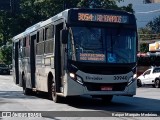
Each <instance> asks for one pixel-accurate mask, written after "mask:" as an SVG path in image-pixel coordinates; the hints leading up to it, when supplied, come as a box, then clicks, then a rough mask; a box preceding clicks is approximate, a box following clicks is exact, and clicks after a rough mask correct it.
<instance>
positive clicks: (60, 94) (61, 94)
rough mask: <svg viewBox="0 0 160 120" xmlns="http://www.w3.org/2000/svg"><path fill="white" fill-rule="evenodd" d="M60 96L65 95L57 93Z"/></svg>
mask: <svg viewBox="0 0 160 120" xmlns="http://www.w3.org/2000/svg"><path fill="white" fill-rule="evenodd" d="M56 94H57V95H58V96H64V94H63V93H56Z"/></svg>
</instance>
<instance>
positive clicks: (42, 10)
mask: <svg viewBox="0 0 160 120" xmlns="http://www.w3.org/2000/svg"><path fill="white" fill-rule="evenodd" d="M120 1H123V0H20V5H19V6H20V8H19V12H18V13H9V12H5V11H0V46H2V45H6V43H7V42H10V41H11V38H12V37H13V36H15V35H17V34H19V33H21V32H22V31H24V30H25V29H26V28H28V27H30V26H32V25H33V24H35V23H38V22H40V21H44V20H46V19H48V18H49V17H51V16H54V15H55V14H57V13H59V12H61V11H63V10H64V9H65V8H75V7H79V8H104V9H117V10H126V11H129V12H133V9H132V5H131V4H129V5H128V6H123V7H118V6H117V2H120ZM0 52H1V53H0V54H1V56H3V57H0V59H1V60H2V59H3V60H4V61H6V60H5V59H7V57H5V56H6V55H8V53H9V52H7V51H6V54H3V52H4V51H3V50H1V51H0ZM8 60H11V59H8Z"/></svg>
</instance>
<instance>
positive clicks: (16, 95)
mask: <svg viewBox="0 0 160 120" xmlns="http://www.w3.org/2000/svg"><path fill="white" fill-rule="evenodd" d="M3 98H9V99H36V97H34V96H30V97H28V96H25V95H24V94H23V92H22V91H0V101H1V99H3Z"/></svg>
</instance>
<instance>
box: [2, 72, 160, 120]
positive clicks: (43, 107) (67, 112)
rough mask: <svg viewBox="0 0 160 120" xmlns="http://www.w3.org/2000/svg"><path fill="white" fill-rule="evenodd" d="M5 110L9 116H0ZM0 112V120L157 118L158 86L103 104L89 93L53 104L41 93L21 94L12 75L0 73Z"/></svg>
mask: <svg viewBox="0 0 160 120" xmlns="http://www.w3.org/2000/svg"><path fill="white" fill-rule="evenodd" d="M4 111H7V112H9V114H10V112H11V114H12V118H9V117H4V116H5V114H6V113H3V117H2V112H4ZM122 111H123V112H122ZM0 112H1V113H0V116H1V117H0V120H1V119H4V120H5V119H7V120H8V119H11V120H12V119H13V120H15V119H16V120H17V119H19V120H22V119H23V120H25V119H28V117H30V118H29V119H33V120H35V119H36V120H37V119H38V120H41V119H44V120H48V119H55V120H60V119H65V120H70V119H73V120H84V119H87V120H88V119H93V120H97V119H98V120H99V119H106V118H107V119H114V120H121V119H123V120H128V119H131V120H145V119H146V120H150V119H154V120H158V119H159V118H160V117H155V116H156V115H158V114H157V113H160V88H159V89H158V88H152V87H151V86H147V87H143V88H137V95H136V96H134V97H125V96H115V97H114V98H113V100H112V103H110V104H104V103H102V101H101V100H100V99H91V98H90V97H89V96H81V97H74V98H70V99H66V101H64V102H63V103H54V102H53V101H51V100H48V99H47V97H46V94H44V93H40V94H38V95H34V96H25V95H23V93H22V88H21V87H19V86H17V85H15V84H14V83H13V81H12V76H11V75H9V76H3V75H0ZM130 112H131V113H130ZM13 113H14V114H13ZM32 113H34V115H35V116H36V117H35V116H34V115H33V114H32ZM16 115H17V116H16ZM41 115H42V117H41ZM119 116H121V117H119ZM133 116H134V117H133ZM142 116H143V117H142ZM144 116H145V117H144ZM148 116H149V117H148Z"/></svg>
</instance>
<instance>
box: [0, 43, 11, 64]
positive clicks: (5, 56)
mask: <svg viewBox="0 0 160 120" xmlns="http://www.w3.org/2000/svg"><path fill="white" fill-rule="evenodd" d="M0 61H1V62H4V63H5V64H7V65H9V64H11V63H12V46H7V45H4V46H2V47H1V48H0Z"/></svg>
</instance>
